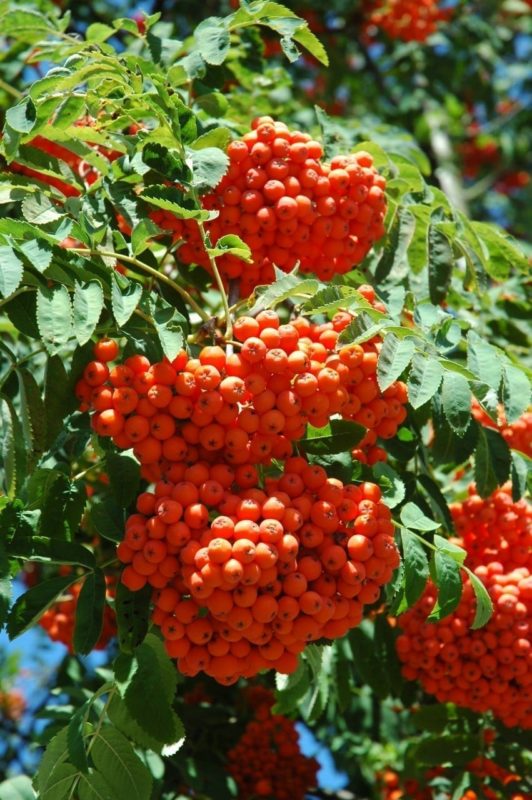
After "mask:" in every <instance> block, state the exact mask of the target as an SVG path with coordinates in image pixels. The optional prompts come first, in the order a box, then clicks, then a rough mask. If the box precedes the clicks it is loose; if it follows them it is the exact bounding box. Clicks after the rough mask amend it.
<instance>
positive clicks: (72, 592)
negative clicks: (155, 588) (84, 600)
mask: <svg viewBox="0 0 532 800" xmlns="http://www.w3.org/2000/svg"><path fill="white" fill-rule="evenodd" d="M106 582H107V596H108V597H110V598H111V597H113V596H114V579H112V578H106ZM81 587H82V584H81V583H74V584H73V585H72V586H69V587H68V589H67V590H66V592H65V594H64V595H63V596H62V597H61V598H60V599H59V600H57V601H56V602H55V603H53V604H52V605H51V606H50V607H49V608H47V609H46V611H45V612H44V614H43V615H42V616H41V617H40V619H39V625H41V627H42V628H44V630H45V631H46V633H47V634H48V636H49V637H50V639H52V641H54V642H62V643H63V644H64V645H66V646H67V647H68V649H69V651H70V652H71V653H72V652H73V640H74V627H75V623H76V608H77V604H78V599H79V593H80V592H81ZM113 636H116V618H115V615H114V612H113V611H112V609H111V608H110V607H109V606H108V605H107V604H106V605H105V608H104V613H103V625H102V632H101V634H100V637H99V639H98V641H97V642H96V644H95V645H94V649H95V650H104V649H105V648H106V647H107V645H108V644H109V642H110V640H111V639H112V638H113Z"/></svg>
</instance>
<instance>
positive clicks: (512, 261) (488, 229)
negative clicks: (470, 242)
mask: <svg viewBox="0 0 532 800" xmlns="http://www.w3.org/2000/svg"><path fill="white" fill-rule="evenodd" d="M470 225H471V228H472V229H473V231H474V232H475V233H476V234H477V235H478V237H479V238H480V239H481V241H482V245H483V246H484V247H485V248H486V249H487V250H488V252H489V257H488V258H486V259H485V262H484V264H485V268H486V272H487V273H488V275H490V277H492V278H494V279H495V280H497V281H504V280H507V278H508V276H509V275H510V274H511V273H512V272H514V271H520V272H523V273H527V272H528V271H529V269H530V265H529V263H528V259H527V258H526V256H525V254H524V253H523V252H522V250H520V249H519V247H518V246H517V242H515V241H514V240H512V239H511V238H510V237H509V236H507V234H505V233H504V231H502V230H500V229H498V228H497V227H496V226H495V225H493V224H490V223H487V222H471V223H470Z"/></svg>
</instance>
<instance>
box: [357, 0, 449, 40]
mask: <svg viewBox="0 0 532 800" xmlns="http://www.w3.org/2000/svg"><path fill="white" fill-rule="evenodd" d="M367 5H368V9H367V25H368V26H370V27H371V26H374V27H376V28H380V29H381V30H383V31H384V32H385V33H386V34H388V36H389V37H390V38H391V39H401V40H402V41H404V42H424V41H426V40H427V39H428V37H429V36H431V35H432V34H433V33H435V32H436V30H437V29H438V24H439V23H440V22H444V21H446V20H448V19H449V16H450V14H451V13H452V9H444V8H441V7H440V5H439V2H438V0H368V4H367Z"/></svg>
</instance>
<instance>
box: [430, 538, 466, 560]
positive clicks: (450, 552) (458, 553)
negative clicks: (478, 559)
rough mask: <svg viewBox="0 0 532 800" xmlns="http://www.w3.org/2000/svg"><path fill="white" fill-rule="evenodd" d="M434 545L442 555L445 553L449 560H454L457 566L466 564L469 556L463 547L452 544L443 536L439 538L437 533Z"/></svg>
mask: <svg viewBox="0 0 532 800" xmlns="http://www.w3.org/2000/svg"><path fill="white" fill-rule="evenodd" d="M434 545H435V547H437V548H438V550H439V551H440V552H441V553H445V555H447V556H449V558H452V559H454V561H456V563H457V564H463V563H464V561H465V559H466V556H467V553H466V551H465V550H464V549H463V548H462V547H459V546H458V545H456V544H453V543H452V542H450V541H449V539H444V537H443V536H438V534H437V533H435V534H434Z"/></svg>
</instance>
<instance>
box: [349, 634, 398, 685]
mask: <svg viewBox="0 0 532 800" xmlns="http://www.w3.org/2000/svg"><path fill="white" fill-rule="evenodd" d="M371 633H372V632H371V629H370V627H369V626H367V625H365V624H364V623H363V624H362V625H360V626H359V627H358V628H354V630H352V631H350V632H349V641H350V643H351V648H352V650H353V664H354V667H355V669H356V671H357V672H358V674H359V675H360V678H361V679H362V681H363V682H364V683H365V684H367V685H368V686H370V687H371V689H373V691H374V692H375V694H376V695H377V697H378V698H379V699H380V700H384V699H385V698H386V697H387V696H388V694H389V692H390V679H389V673H388V671H387V669H386V665H385V664H384V663H383V662H381V660H380V659H379V658H377V655H376V653H375V647H374V637H373V636H372V635H371Z"/></svg>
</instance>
